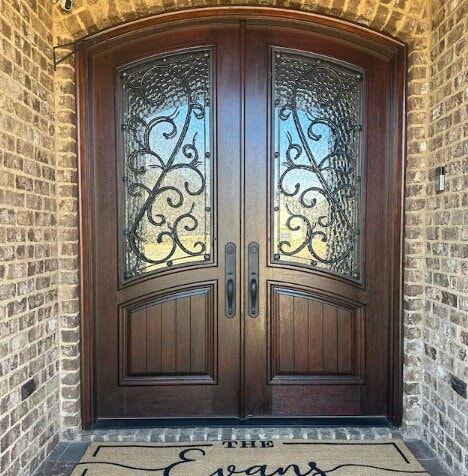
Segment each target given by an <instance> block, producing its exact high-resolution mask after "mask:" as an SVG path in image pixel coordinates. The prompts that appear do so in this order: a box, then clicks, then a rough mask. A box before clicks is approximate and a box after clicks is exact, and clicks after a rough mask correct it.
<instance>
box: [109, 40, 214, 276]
mask: <svg viewBox="0 0 468 476" xmlns="http://www.w3.org/2000/svg"><path fill="white" fill-rule="evenodd" d="M211 62H212V53H211V49H210V48H204V49H196V50H189V51H182V52H177V53H174V54H170V55H165V56H159V57H157V58H153V59H151V60H150V61H145V62H142V63H139V64H136V65H131V66H128V67H124V68H121V69H120V70H119V72H118V73H119V75H118V77H119V91H120V117H121V119H120V120H121V127H122V133H121V151H122V152H121V157H122V159H121V160H120V167H121V168H122V169H123V170H122V171H121V172H122V186H121V206H122V211H121V220H122V221H123V226H121V233H122V240H121V243H122V251H123V255H124V256H123V263H124V270H123V275H124V276H123V277H124V280H129V279H133V278H136V277H138V276H140V275H142V274H145V273H149V272H154V271H157V270H162V269H167V268H168V267H171V266H186V265H189V264H194V263H198V262H200V261H205V262H210V261H212V253H213V250H212V242H213V237H212V235H213V214H212V210H213V204H212V200H213V195H214V194H213V188H212V187H213V185H212V180H213V178H212V177H213V173H212V170H213V156H212V151H213V147H212V140H213V138H212V97H213V91H212V89H213V84H212V83H213V81H212V67H211Z"/></svg>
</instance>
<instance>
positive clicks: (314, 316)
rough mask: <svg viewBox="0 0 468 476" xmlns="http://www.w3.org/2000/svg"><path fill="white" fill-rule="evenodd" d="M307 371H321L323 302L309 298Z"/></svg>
mask: <svg viewBox="0 0 468 476" xmlns="http://www.w3.org/2000/svg"><path fill="white" fill-rule="evenodd" d="M309 371H310V372H323V304H322V303H321V302H318V301H314V300H312V299H309Z"/></svg>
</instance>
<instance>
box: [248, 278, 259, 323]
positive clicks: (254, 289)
mask: <svg viewBox="0 0 468 476" xmlns="http://www.w3.org/2000/svg"><path fill="white" fill-rule="evenodd" d="M257 293H258V284H257V279H256V278H252V279H251V280H250V303H251V306H252V307H251V308H250V315H251V316H252V315H256V313H257Z"/></svg>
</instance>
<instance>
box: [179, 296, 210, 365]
mask: <svg viewBox="0 0 468 476" xmlns="http://www.w3.org/2000/svg"><path fill="white" fill-rule="evenodd" d="M191 299H192V298H191V297H184V298H182V299H178V300H177V310H176V371H177V372H178V373H189V372H190V360H191V359H190V345H191V337H192V336H191V334H192V332H191V323H190V300H191ZM197 317H198V316H195V318H197ZM202 318H203V320H205V319H206V315H205V314H204V315H203V316H202Z"/></svg>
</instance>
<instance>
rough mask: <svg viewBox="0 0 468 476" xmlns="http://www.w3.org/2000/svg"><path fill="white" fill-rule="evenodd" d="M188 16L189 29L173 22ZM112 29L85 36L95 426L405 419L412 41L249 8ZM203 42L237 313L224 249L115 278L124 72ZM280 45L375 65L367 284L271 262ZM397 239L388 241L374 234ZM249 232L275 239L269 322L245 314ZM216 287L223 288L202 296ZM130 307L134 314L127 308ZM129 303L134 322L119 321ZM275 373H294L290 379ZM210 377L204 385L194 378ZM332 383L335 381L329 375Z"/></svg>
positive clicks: (221, 219) (264, 306)
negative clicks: (407, 113) (227, 293)
mask: <svg viewBox="0 0 468 476" xmlns="http://www.w3.org/2000/svg"><path fill="white" fill-rule="evenodd" d="M215 17H216V22H214V21H213V19H214V18H215ZM242 19H247V21H246V22H241V28H240V30H239V27H238V26H237V24H236V20H242ZM175 21H177V26H178V30H177V35H174V32H173V31H170V29H169V30H168V24H169V23H170V22H175ZM197 23H198V25H197ZM174 25H176V23H174ZM242 25H244V26H242ZM279 26H281V28H278V27H279ZM159 29H161V31H159ZM164 29H165V30H167V31H163V30H164ZM244 30H245V42H244ZM306 30H307V31H306ZM97 38H99V39H100V40H104V39H105V40H106V41H105V42H104V41H102V42H101V43H99V42H97V44H96V45H92V43H91V42H88V40H85V41H83V42H82V46H84V47H86V49H85V50H84V51H83V52H81V53H80V54H79V55H77V66H78V68H77V69H78V71H79V77H78V97H79V103H78V111H79V145H80V150H79V152H80V190H81V211H80V213H81V216H80V220H81V246H82V249H81V271H82V274H81V287H82V296H83V299H82V316H83V318H82V319H83V322H82V337H83V338H82V365H83V379H82V388H83V398H82V401H83V420H84V426H85V427H89V426H91V425H92V423H93V421H94V420H95V419H96V418H101V417H113V418H117V417H137V418H141V417H171V416H174V417H180V416H191V417H192V416H231V417H236V416H239V415H240V416H312V415H388V416H389V417H390V418H391V419H392V420H393V421H394V422H398V421H400V420H401V223H402V210H401V203H402V196H401V193H402V188H403V187H402V172H403V167H402V163H403V161H402V160H401V158H402V157H403V155H404V152H403V150H404V147H403V146H404V141H403V139H402V133H401V131H402V130H403V124H404V120H403V111H404V109H403V108H404V88H403V84H404V80H405V77H404V58H405V51H404V47H403V46H402V45H401V44H400V43H398V42H397V41H395V40H392V39H389V38H387V37H385V36H383V35H381V34H377V33H373V32H370V31H369V30H366V29H364V28H362V27H359V26H356V25H352V24H349V23H346V22H342V21H339V20H334V19H331V18H326V17H320V16H317V15H310V14H304V13H299V12H292V11H285V10H281V9H274V10H273V9H263V8H262V9H259V8H243V7H234V8H230V9H223V8H207V9H203V10H193V11H188V12H182V13H180V12H179V13H171V14H166V15H161V16H158V17H155V18H152V19H147V20H143V21H139V22H135V23H134V24H132V25H131V26H129V25H124V26H122V27H119V28H115V29H112V30H109V31H107V32H106V33H104V34H102V33H101V34H98V35H96V36H95V37H94V38H91V40H92V41H93V42H95V41H96V39H97ZM200 44H210V45H215V46H216V49H217V51H216V55H217V60H216V67H217V75H218V79H217V88H218V94H217V97H218V104H217V105H216V109H217V112H218V114H217V120H216V126H217V130H216V136H217V138H218V144H217V146H218V156H217V160H218V163H217V171H215V172H216V173H215V176H216V177H217V186H219V190H220V191H221V193H218V194H217V198H218V204H217V210H216V213H217V216H218V221H217V223H216V227H217V230H216V233H217V241H216V243H217V244H218V245H219V246H218V245H216V251H217V253H221V250H222V249H224V244H225V243H226V242H227V241H232V242H234V243H235V244H236V246H237V247H238V249H239V250H240V253H239V254H240V256H239V269H238V276H237V282H238V283H239V289H238V293H237V294H238V296H239V295H240V296H241V297H242V301H240V302H239V303H236V304H237V309H238V315H237V316H236V317H235V318H234V319H226V318H224V275H223V269H222V263H223V262H224V257H223V256H222V255H218V254H217V253H215V261H214V263H213V266H211V267H208V268H205V269H202V268H201V267H200V269H197V268H196V267H195V268H194V269H190V270H180V271H177V272H174V271H172V270H169V271H167V272H164V273H162V274H161V275H160V276H159V277H157V278H155V279H153V278H151V279H145V280H143V281H141V282H139V283H137V284H136V285H132V286H126V287H124V288H121V289H118V288H117V287H114V288H112V286H113V285H114V283H117V282H118V279H117V276H116V268H117V267H116V265H115V256H116V248H117V243H116V239H115V237H116V232H115V216H116V208H115V203H112V200H111V197H112V196H113V195H114V194H115V189H116V186H115V174H114V170H113V166H109V164H114V156H113V151H114V150H115V140H114V139H115V134H114V131H115V124H114V117H115V114H114V104H113V97H114V94H113V92H112V88H113V70H114V68H115V66H116V65H117V64H122V63H125V62H129V61H133V60H135V59H139V58H144V57H146V56H149V55H151V54H156V53H159V52H164V51H171V50H174V49H177V48H184V47H190V46H192V45H197V46H198V45H200ZM268 44H275V45H278V46H283V47H289V48H295V49H304V50H306V51H314V52H317V53H321V54H325V55H330V56H333V57H336V58H339V59H342V60H343V61H348V62H350V63H353V64H356V65H359V66H360V67H362V68H363V69H364V70H365V71H366V74H367V78H368V90H367V94H368V104H367V107H368V111H367V114H368V117H369V122H368V123H367V124H366V128H367V130H368V131H369V134H368V138H367V143H366V148H367V153H368V155H369V156H371V157H373V158H376V159H375V160H374V161H373V167H372V168H370V167H369V169H368V170H367V171H366V176H367V177H368V180H367V183H366V202H365V203H367V205H366V207H367V208H366V230H365V235H366V236H367V235H368V236H372V240H365V253H366V258H367V259H366V263H367V267H366V283H365V285H364V286H357V285H350V284H349V283H348V282H346V281H345V280H341V279H336V278H333V277H330V276H326V275H323V274H320V273H308V272H303V271H297V270H294V269H291V268H288V267H287V266H282V267H278V266H272V265H271V264H269V263H268V235H267V232H266V230H268V229H269V224H268V220H267V217H268V203H267V199H266V197H268V185H267V184H268V173H269V171H268V164H267V163H265V158H267V157H268V150H269V149H268V143H267V138H268V134H267V132H268V131H267V124H268V121H267V118H268V107H269V105H268V102H267V98H268V94H267V90H268V84H267V78H268V54H267V45H268ZM244 49H245V52H244ZM244 57H245V59H244ZM244 63H245V64H244ZM241 81H242V82H244V81H245V89H243V87H242V84H241ZM84 98H86V100H85V99H84ZM382 111H387V112H388V114H385V113H382ZM241 127H242V129H243V135H242V134H241ZM242 137H243V138H244V140H243V141H242ZM239 138H241V140H239ZM93 157H99V158H100V160H99V161H96V160H93ZM241 181H242V183H243V187H244V188H243V190H242V189H241ZM262 197H264V198H262ZM103 203H106V204H107V206H106V207H102V204H103ZM97 206H99V208H96V207H97ZM95 209H96V210H99V212H98V213H97V214H96V213H95V212H93V210H95ZM241 210H244V212H243V213H242V214H241ZM95 230H99V233H95ZM382 233H383V234H384V235H385V236H384V238H383V239H380V240H377V239H375V237H376V236H380V235H379V234H382ZM101 238H103V240H102V243H101V241H100V240H101ZM250 241H256V242H258V243H259V245H260V263H261V268H260V286H259V292H260V300H259V308H260V313H259V317H258V318H256V319H251V318H248V317H245V316H246V314H245V316H244V315H243V316H242V318H241V315H240V313H241V312H242V313H243V312H244V310H245V309H246V308H245V305H246V303H245V290H246V280H245V279H244V277H245V276H246V267H245V259H244V255H245V250H246V247H247V244H248V243H249V242H250ZM93 262H94V263H99V264H98V265H97V266H94V265H93ZM218 263H219V265H218ZM241 277H242V279H241ZM206 283H209V284H207V286H208V292H201V293H198V292H195V289H196V288H197V287H198V289H201V288H202V287H203V286H205V285H206ZM273 283H281V285H282V286H283V287H284V286H286V287H287V288H288V289H293V290H294V293H293V294H292V295H288V294H287V293H286V294H283V295H281V298H280V299H277V301H278V303H277V304H275V292H274V290H272V286H273ZM188 288H192V289H193V291H192V292H191V294H190V293H189V295H185V296H180V297H177V299H172V300H171V299H169V300H168V299H166V298H161V299H163V300H162V301H160V302H158V303H153V304H151V305H148V306H147V307H146V308H144V311H143V310H142V309H140V308H139V307H138V306H139V305H137V304H138V303H139V302H142V301H145V302H146V300H147V299H148V296H153V295H154V296H156V297H155V299H160V298H159V296H164V295H165V294H168V293H169V294H170V293H177V292H182V293H183V292H184V291H185V290H187V289H188ZM317 291H319V294H320V298H319V299H317ZM94 296H95V297H96V299H95V300H94ZM305 296H312V297H310V298H309V297H305ZM151 299H153V298H151ZM164 299H166V300H164ZM171 302H172V304H169V303H171ZM132 306H133V307H132ZM275 306H276V307H275ZM131 307H132V308H134V309H135V313H134V316H136V319H135V320H134V321H132V319H131V313H128V312H127V311H125V312H127V314H125V312H124V310H125V309H127V308H128V309H130V308H131ZM117 308H118V309H121V310H120V311H118V309H117ZM275 309H276V310H277V309H283V310H284V311H285V314H284V315H283V316H281V312H280V317H279V319H278V321H276V327H277V328H279V329H281V328H282V327H281V326H278V325H277V324H278V322H281V323H282V325H284V329H282V330H281V336H282V338H284V340H285V341H284V343H283V344H282V345H281V342H279V344H278V347H277V348H276V347H274V346H273V347H272V346H271V345H270V344H271V343H273V342H275V339H276V338H275V331H276V330H277V328H275V327H274V326H275V323H274V322H273V320H274V317H273V316H274V313H275V312H276V311H275ZM332 311H333V312H332ZM118 312H120V313H121V316H124V317H121V318H120V321H119V322H120V326H121V327H120V331H119V328H118V326H117V325H116V323H117V322H118V319H117V316H118ZM122 313H123V314H122ZM143 316H144V319H143ZM165 316H168V319H166V320H165ZM186 316H188V318H187V317H186ZM288 316H289V319H288V318H287V317H288ZM333 316H334V317H333ZM143 321H146V322H145V326H143V325H142V323H143ZM143 328H145V329H146V338H145V337H142V330H143ZM124 329H127V331H128V335H127V337H130V342H131V341H132V340H134V341H135V343H136V342H141V343H142V345H141V346H140V347H139V348H138V346H137V345H135V346H130V347H128V346H127V348H126V349H127V350H126V353H125V354H122V356H121V357H120V359H121V360H120V364H122V363H124V364H125V365H120V367H119V365H118V360H117V359H116V358H115V356H116V355H117V350H118V348H119V346H121V347H122V343H123V340H122V339H123V337H124V334H125V332H124ZM241 330H242V333H241ZM333 330H334V331H335V332H333ZM96 336H97V338H96ZM119 339H120V340H119ZM141 339H143V340H141ZM267 339H270V341H267ZM93 342H96V345H94V344H93ZM269 342H270V344H269ZM188 343H189V344H190V345H189V350H187V344H188ZM288 345H289V347H288ZM122 348H123V347H122ZM218 348H219V352H218ZM241 349H242V354H241V353H240V350H241ZM364 349H367V350H366V355H365V356H364ZM125 355H127V356H128V359H127V360H125V359H126V358H125ZM363 356H364V358H363ZM122 359H123V360H122ZM93 362H94V363H95V366H93ZM275 366H278V367H275ZM119 368H120V370H121V371H122V369H128V371H129V373H130V374H132V373H135V374H138V375H139V377H135V380H133V383H132V381H131V378H133V377H131V376H130V377H129V378H128V380H126V377H125V376H122V375H120V376H119ZM275 368H276V370H279V369H280V368H281V374H282V376H281V379H279V380H276V376H275ZM142 369H144V370H142ZM165 369H166V370H165ZM167 369H169V370H167ZM333 369H334V370H333ZM366 369H367V370H366ZM284 372H287V374H284ZM142 373H143V374H144V375H143V377H142V376H141V374H142ZM180 373H182V374H184V375H185V377H180V375H179V374H180ZM331 373H334V374H335V375H334V376H332V375H331ZM163 374H165V375H166V377H165V378H166V380H160V381H159V382H156V380H153V381H152V383H151V378H153V379H157V378H159V379H162V378H163V377H162V376H163ZM195 374H199V376H198V377H196V378H198V380H193V379H194V378H195V377H194V375H195ZM311 374H313V375H314V376H313V377H310V375H311ZM317 374H322V375H321V376H318V377H317ZM328 374H330V376H329V377H328V376H327V375H328ZM337 374H341V376H340V375H337ZM93 375H94V377H93ZM290 375H292V380H288V378H289V376H290ZM304 375H305V377H304ZM393 376H394V377H393ZM309 377H310V378H309ZM338 377H339V378H342V380H339V379H338ZM138 378H139V379H140V380H138ZM142 378H145V379H148V381H149V382H150V383H149V385H147V383H148V382H143V381H142V380H141V379H142ZM171 378H174V380H172V381H171V380H170V379H171ZM298 378H302V379H304V378H309V380H307V382H306V383H304V382H305V381H303V382H301V381H299V380H297V379H298ZM319 378H320V379H322V380H317V379H319ZM327 378H330V379H335V380H333V381H332V380H329V381H328V383H327V381H326V379H327ZM184 379H185V380H184ZM191 379H192V380H191ZM323 379H325V380H323ZM346 379H348V380H346ZM353 379H354V380H353ZM119 382H120V387H119V386H118V385H119ZM267 382H269V385H267ZM332 382H339V384H333V383H332ZM184 383H188V384H189V386H187V387H184V386H183V385H184ZM214 383H217V385H213V384H214ZM241 389H242V394H241V395H239V393H240V391H241ZM93 395H95V396H96V397H95V398H94V397H93ZM388 395H390V397H389V396H388ZM239 402H241V404H239Z"/></svg>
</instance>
